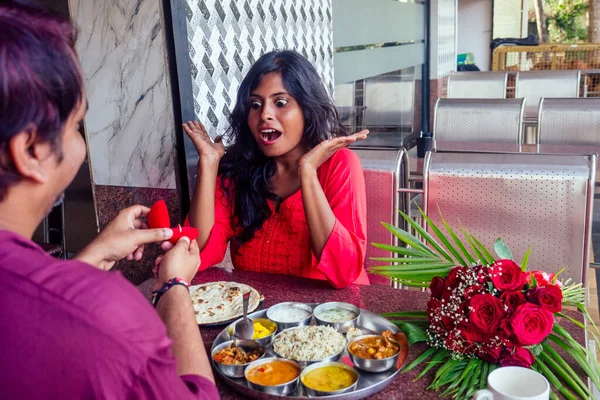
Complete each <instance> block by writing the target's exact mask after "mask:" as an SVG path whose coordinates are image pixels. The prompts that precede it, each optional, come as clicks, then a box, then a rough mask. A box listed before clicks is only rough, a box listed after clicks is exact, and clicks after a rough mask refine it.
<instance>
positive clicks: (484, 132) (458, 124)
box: [433, 98, 525, 144]
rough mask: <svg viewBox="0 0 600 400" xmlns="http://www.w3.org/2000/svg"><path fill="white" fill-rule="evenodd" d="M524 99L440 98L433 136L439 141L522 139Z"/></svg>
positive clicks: (509, 140) (436, 110)
mask: <svg viewBox="0 0 600 400" xmlns="http://www.w3.org/2000/svg"><path fill="white" fill-rule="evenodd" d="M524 108H525V100H524V99H441V98H440V99H438V101H437V103H436V104H435V116H434V124H433V138H434V139H435V140H436V142H437V141H444V140H446V141H454V142H464V141H476V142H477V141H478V142H486V143H516V144H520V143H521V142H522V132H523V110H524Z"/></svg>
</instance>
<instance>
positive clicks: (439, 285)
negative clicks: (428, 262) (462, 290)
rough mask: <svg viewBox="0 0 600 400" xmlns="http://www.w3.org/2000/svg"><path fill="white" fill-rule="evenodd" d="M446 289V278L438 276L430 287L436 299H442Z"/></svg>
mask: <svg viewBox="0 0 600 400" xmlns="http://www.w3.org/2000/svg"><path fill="white" fill-rule="evenodd" d="M445 287H446V281H445V280H444V278H440V277H439V276H436V277H435V278H433V279H432V280H431V284H430V285H429V289H431V297H433V298H435V299H440V298H441V297H442V293H443V292H444V288H445Z"/></svg>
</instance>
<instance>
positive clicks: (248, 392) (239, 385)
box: [211, 303, 409, 400]
mask: <svg viewBox="0 0 600 400" xmlns="http://www.w3.org/2000/svg"><path fill="white" fill-rule="evenodd" d="M307 304H308V305H309V306H311V307H313V308H314V307H316V306H317V305H319V304H318V303H307ZM248 317H249V318H267V309H263V310H260V311H256V312H254V313H252V314H248ZM234 324H235V323H231V324H230V325H228V326H227V327H226V328H225V329H223V330H222V331H221V333H220V334H219V335H218V336H217V338H216V339H215V340H214V342H213V345H212V348H211V352H212V349H214V348H215V347H216V346H218V345H219V344H221V343H223V342H226V341H228V340H231V339H232V337H231V336H230V334H229V332H230V329H231V328H233V325H234ZM314 324H316V322H315V319H314V316H313V319H312V321H311V325H314ZM357 327H358V328H359V329H360V330H361V331H362V332H363V334H370V333H374V334H381V333H382V332H383V331H385V330H389V331H391V332H393V333H395V334H398V333H399V334H400V337H401V338H403V340H401V341H400V345H401V348H400V354H399V357H398V362H397V363H396V365H394V366H393V367H392V369H390V370H388V371H386V372H382V373H369V372H364V371H361V370H360V369H358V368H355V369H356V371H357V372H358V374H359V378H358V384H357V386H356V389H355V390H354V391H353V392H349V393H342V394H335V395H329V396H319V397H317V398H319V399H344V400H356V399H363V398H365V397H367V396H371V395H373V394H375V393H377V392H379V391H381V390H382V389H384V388H385V387H386V386H387V385H389V384H390V383H391V382H392V380H393V379H394V378H395V377H396V375H398V373H399V372H400V370H401V369H402V367H403V365H404V362H405V361H406V358H407V356H408V349H409V345H408V341H407V340H406V337H405V336H404V334H402V333H401V331H400V330H399V329H398V327H396V325H394V324H393V323H391V322H390V321H389V320H387V319H385V318H383V317H381V316H379V315H377V314H375V313H372V312H370V311H368V310H364V309H361V314H360V316H359V318H358V322H357ZM265 357H276V355H275V353H274V352H273V348H272V345H271V346H269V347H267V350H266V354H265ZM211 361H212V362H213V371H215V373H216V374H218V375H219V376H220V377H221V378H222V379H223V380H224V381H225V382H226V383H227V384H228V385H229V386H231V387H232V388H233V389H235V390H236V391H238V392H240V393H242V394H243V395H244V397H243V398H252V399H281V398H286V399H306V398H309V396H308V395H307V394H306V393H305V390H304V387H303V385H302V384H299V385H298V388H297V389H296V391H294V392H292V393H291V394H289V395H287V396H277V395H270V394H266V393H264V392H261V391H258V390H255V389H252V388H250V387H249V386H248V383H247V382H246V379H244V378H240V379H235V378H230V377H228V376H226V375H224V374H223V373H221V371H220V370H219V369H218V368H216V366H215V364H214V361H213V360H212V357H211ZM340 361H341V362H344V363H346V364H348V365H353V363H352V361H351V360H350V357H349V356H348V353H347V350H344V353H343V354H342V358H341V359H340ZM311 398H312V397H311Z"/></svg>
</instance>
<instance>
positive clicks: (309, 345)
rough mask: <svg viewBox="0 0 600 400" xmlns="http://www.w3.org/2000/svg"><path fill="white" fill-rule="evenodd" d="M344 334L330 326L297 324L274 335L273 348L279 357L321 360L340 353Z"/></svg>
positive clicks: (343, 342) (344, 340)
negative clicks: (295, 326) (297, 325)
mask: <svg viewBox="0 0 600 400" xmlns="http://www.w3.org/2000/svg"><path fill="white" fill-rule="evenodd" d="M345 346H346V339H345V338H344V335H342V334H341V333H339V332H338V331H336V330H335V329H334V328H332V327H330V326H323V325H311V326H299V327H297V328H292V329H289V330H287V331H284V332H282V333H280V334H279V335H277V336H276V337H275V340H274V341H273V349H274V350H275V353H277V355H279V356H280V357H283V358H287V359H289V360H295V361H321V360H323V359H325V358H328V357H332V356H335V355H336V354H339V353H341V352H342V351H343V350H344V347H345Z"/></svg>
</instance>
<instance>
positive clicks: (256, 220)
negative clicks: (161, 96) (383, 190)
mask: <svg viewBox="0 0 600 400" xmlns="http://www.w3.org/2000/svg"><path fill="white" fill-rule="evenodd" d="M230 124H231V126H230V129H229V130H228V132H227V134H228V139H229V143H231V145H230V146H228V147H227V149H225V147H224V146H223V144H222V143H221V141H220V139H217V140H216V141H215V142H214V143H213V142H212V141H211V140H210V137H209V136H208V134H207V132H206V130H205V129H204V127H203V126H202V125H201V124H199V123H198V122H197V121H194V122H188V123H184V124H183V127H184V130H185V132H186V133H187V134H188V136H189V137H190V138H191V140H192V142H193V143H194V145H195V147H196V150H197V151H198V153H199V156H200V158H199V162H198V176H197V180H196V188H195V191H194V195H193V198H192V203H191V207H190V212H189V215H188V222H189V224H190V225H192V226H194V227H197V228H199V231H200V235H199V237H198V239H197V240H198V244H199V245H200V248H201V249H203V250H202V252H201V254H200V258H201V260H202V266H201V269H206V268H208V267H210V266H212V265H215V264H218V263H219V262H221V261H222V260H223V257H224V255H225V252H226V250H227V244H228V243H230V245H231V257H232V261H233V265H234V266H235V267H236V268H239V269H243V270H249V271H259V272H268V273H275V274H286V275H295V276H301V277H307V278H314V279H326V280H327V281H329V282H330V283H331V285H332V286H334V287H336V288H343V287H346V286H348V285H350V284H352V283H354V282H356V283H360V284H368V283H369V280H368V278H367V275H366V272H365V270H364V258H365V253H366V245H367V243H366V194H365V183H364V176H363V171H362V167H361V165H360V161H359V160H358V157H357V156H356V155H355V154H354V153H353V152H352V151H350V150H348V149H347V148H346V147H347V146H349V145H350V144H351V143H353V142H355V141H357V140H362V139H365V138H366V137H367V134H368V131H361V132H359V133H356V134H354V135H348V134H347V133H346V131H345V130H344V128H343V127H342V126H341V124H340V123H339V121H338V118H337V112H336V110H335V106H334V105H333V102H332V101H331V99H330V98H329V96H328V94H327V91H326V90H325V87H324V85H323V83H322V81H321V79H320V78H319V75H318V74H317V71H316V70H315V68H314V67H313V66H312V64H311V63H310V62H309V61H308V60H306V59H305V58H304V57H302V56H301V55H300V54H298V53H296V52H294V51H277V52H271V53H268V54H265V55H264V56H262V57H261V58H260V59H259V60H258V61H257V62H256V63H255V64H254V65H253V66H252V68H251V69H250V71H249V72H248V74H247V75H246V77H245V78H244V80H243V82H242V84H241V86H240V89H239V91H238V95H237V102H236V105H235V108H234V109H233V112H232V113H231V116H230Z"/></svg>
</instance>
